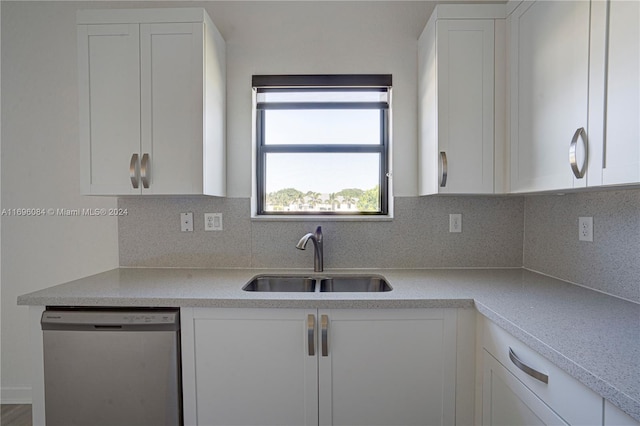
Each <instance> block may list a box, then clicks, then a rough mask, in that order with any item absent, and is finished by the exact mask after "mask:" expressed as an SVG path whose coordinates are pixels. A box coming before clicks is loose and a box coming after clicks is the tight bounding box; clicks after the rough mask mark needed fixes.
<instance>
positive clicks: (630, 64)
mask: <svg viewBox="0 0 640 426" xmlns="http://www.w3.org/2000/svg"><path fill="white" fill-rule="evenodd" d="M515 3H517V2H513V4H515ZM508 25H509V32H508V43H509V67H510V74H509V79H510V83H509V87H510V99H509V100H510V108H509V124H510V147H511V163H510V164H511V181H510V184H511V188H510V190H511V192H536V191H553V190H566V189H574V188H584V187H599V186H608V185H621V184H638V183H640V129H639V126H638V117H639V116H640V106H639V105H640V83H639V81H640V79H639V78H638V75H640V65H639V64H640V33H639V30H638V28H639V27H640V4H639V3H638V2H636V1H631V2H629V1H622V0H611V1H607V2H605V1H591V2H589V1H566V2H565V1H558V2H554V1H525V2H522V3H520V4H519V5H518V6H517V7H516V8H515V10H514V11H513V13H512V14H511V15H510V16H509V18H508Z"/></svg>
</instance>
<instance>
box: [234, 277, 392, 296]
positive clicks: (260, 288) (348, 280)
mask: <svg viewBox="0 0 640 426" xmlns="http://www.w3.org/2000/svg"><path fill="white" fill-rule="evenodd" d="M242 289H243V290H244V291H257V292H292V293H295V292H298V293H302V292H308V293H312V292H315V291H320V292H323V293H333V292H354V293H378V292H385V291H391V290H392V288H391V286H390V285H389V283H388V282H387V280H385V279H384V277H382V276H380V275H319V276H312V277H309V276H300V275H258V276H257V277H255V278H253V279H252V280H251V281H249V282H248V283H247V284H246V285H245V286H244V287H242Z"/></svg>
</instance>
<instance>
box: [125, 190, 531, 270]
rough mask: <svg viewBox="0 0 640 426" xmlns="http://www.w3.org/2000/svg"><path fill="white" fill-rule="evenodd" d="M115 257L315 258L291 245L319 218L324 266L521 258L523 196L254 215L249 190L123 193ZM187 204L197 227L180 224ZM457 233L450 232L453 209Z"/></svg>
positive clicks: (276, 261) (244, 261)
mask: <svg viewBox="0 0 640 426" xmlns="http://www.w3.org/2000/svg"><path fill="white" fill-rule="evenodd" d="M118 204H119V207H120V208H123V209H127V215H126V216H122V217H120V219H119V222H118V233H119V240H120V247H119V251H120V265H121V266H142V267H212V268H215V267H260V268H305V269H307V268H308V269H311V268H313V253H312V250H306V251H301V250H296V248H295V245H296V243H297V242H298V240H299V239H300V237H302V236H303V235H304V234H305V233H307V232H311V231H313V230H314V229H315V227H316V226H317V225H321V226H322V230H323V235H324V264H325V268H327V269H330V268H433V267H451V268H455V267H520V266H522V241H523V235H522V230H523V226H522V222H523V209H524V202H523V198H522V197H397V198H396V199H395V218H394V219H393V220H392V221H375V222H373V221H366V222H365V221H361V222H346V221H316V220H313V221H255V220H254V221H252V220H251V218H250V200H249V198H212V197H179V198H175V197H171V198H161V197H158V198H155V197H154V198H142V197H140V198H121V199H119V200H118ZM188 211H190V212H193V217H194V232H180V213H181V212H188ZM204 213H222V224H223V230H222V231H205V230H204ZM450 213H461V214H462V233H449V214H450Z"/></svg>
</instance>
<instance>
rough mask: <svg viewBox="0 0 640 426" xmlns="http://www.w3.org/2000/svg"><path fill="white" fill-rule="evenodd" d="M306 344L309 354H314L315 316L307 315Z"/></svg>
mask: <svg viewBox="0 0 640 426" xmlns="http://www.w3.org/2000/svg"><path fill="white" fill-rule="evenodd" d="M307 345H308V348H309V356H315V354H316V316H315V315H308V316H307Z"/></svg>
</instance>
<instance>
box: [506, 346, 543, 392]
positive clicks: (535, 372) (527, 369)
mask: <svg viewBox="0 0 640 426" xmlns="http://www.w3.org/2000/svg"><path fill="white" fill-rule="evenodd" d="M509 358H510V359H511V362H513V363H514V364H515V366H516V367H518V368H519V369H520V370H522V371H524V372H525V373H526V374H528V375H529V376H531V377H533V378H534V379H536V380H540V381H541V382H542V383H544V384H548V383H549V376H547V375H546V374H544V373H541V372H539V371H538V370H535V369H533V368H531V367H529V366H528V365H527V364H525V363H524V362H522V361H521V360H520V359H519V358H518V357H517V356H516V354H515V352H513V349H511V348H509Z"/></svg>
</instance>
